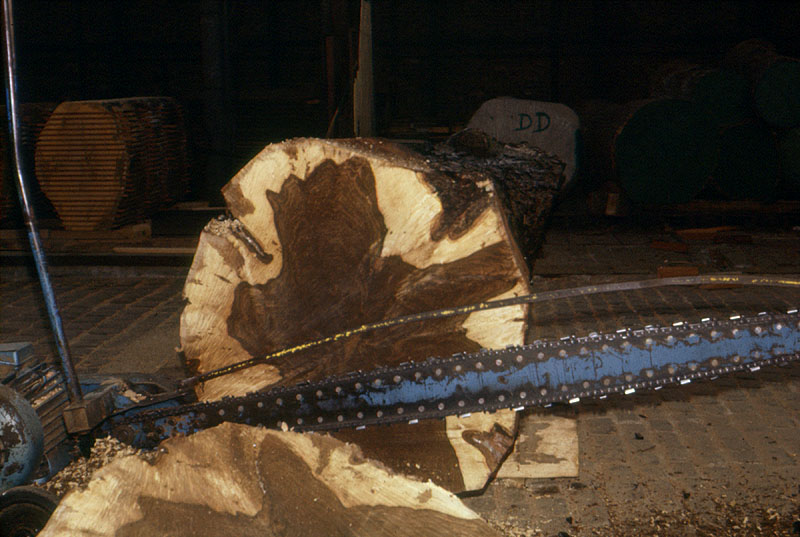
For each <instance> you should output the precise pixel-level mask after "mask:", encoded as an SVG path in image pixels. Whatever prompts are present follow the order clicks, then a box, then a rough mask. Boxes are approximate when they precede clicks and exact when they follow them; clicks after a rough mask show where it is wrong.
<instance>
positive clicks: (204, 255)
mask: <svg viewBox="0 0 800 537" xmlns="http://www.w3.org/2000/svg"><path fill="white" fill-rule="evenodd" d="M484 141H485V137H484ZM490 145H491V144H486V145H485V148H489V146H490ZM495 145H496V144H495ZM487 150H488V153H487V154H486V156H485V158H477V157H469V156H464V155H462V154H461V153H458V152H457V151H440V152H438V153H437V154H435V155H429V156H428V157H426V158H422V157H420V156H419V155H417V154H416V153H412V152H410V151H408V150H406V149H404V148H402V147H401V146H398V145H394V144H390V143H388V142H383V141H379V140H368V139H358V140H338V141H333V140H318V139H296V140H291V141H287V142H284V143H280V144H274V145H270V146H268V147H266V148H265V149H264V150H263V151H262V152H261V153H259V154H258V155H257V156H256V157H255V158H254V159H253V160H252V161H251V162H250V163H249V164H248V165H247V166H245V168H243V169H242V170H241V171H240V172H239V173H238V174H237V175H236V176H235V177H234V178H233V179H232V180H231V181H230V183H228V185H226V186H225V188H224V189H223V194H224V197H225V200H226V203H227V208H228V211H229V212H230V215H231V218H227V219H219V220H215V221H212V222H211V223H209V225H208V226H206V228H205V230H204V231H203V233H202V235H201V237H200V241H199V245H198V248H197V253H196V255H195V259H194V262H193V264H192V267H191V269H190V272H189V275H188V276H187V281H186V286H185V289H184V295H185V298H186V300H187V305H186V308H185V309H184V312H183V315H182V317H181V344H182V348H183V352H184V354H185V357H186V360H187V364H188V365H189V366H190V367H191V368H192V369H194V370H195V371H196V372H199V373H202V372H207V371H209V370H213V369H217V368H220V367H224V366H227V365H229V364H232V363H234V362H238V361H241V360H246V359H250V358H254V357H263V356H265V355H266V354H268V353H270V352H274V351H277V350H280V349H283V348H287V347H291V346H294V345H298V344H301V343H304V342H308V341H312V340H315V339H318V338H321V337H324V336H328V335H333V334H336V333H339V332H342V331H345V330H348V329H352V328H355V327H358V326H360V325H362V324H365V323H370V322H376V321H380V320H383V319H388V318H393V317H397V316H401V315H406V314H411V313H416V312H422V311H427V310H432V309H439V308H444V307H450V306H458V305H464V304H469V303H473V302H477V301H483V300H489V299H494V298H500V297H507V296H513V295H519V294H523V293H526V292H528V291H529V286H528V271H527V267H526V265H525V262H524V260H523V256H522V255H521V253H520V251H519V249H518V248H517V245H516V242H515V240H514V238H513V236H512V231H514V233H515V234H516V235H517V236H521V235H522V234H523V233H524V231H523V230H522V229H513V228H514V226H515V223H516V224H518V225H520V224H522V223H523V222H522V219H515V218H510V217H509V216H508V215H507V208H506V207H504V205H503V203H501V198H500V197H499V196H498V194H497V193H496V187H495V180H498V183H499V182H500V181H499V179H502V177H503V175H504V174H503V172H506V173H505V175H508V176H513V177H512V179H514V180H513V181H511V182H510V184H514V183H515V182H519V181H520V180H521V179H520V178H522V177H532V178H534V179H535V178H537V177H538V178H541V177H540V176H542V175H544V176H546V177H551V178H553V182H554V184H551V185H550V188H549V192H550V198H549V199H550V200H552V197H553V196H554V195H555V193H556V192H557V190H558V186H559V184H560V181H561V175H560V170H561V168H560V166H559V167H558V169H557V172H558V173H551V172H552V170H551V169H550V168H549V167H548V166H549V164H546V165H545V164H542V162H545V163H550V160H547V159H543V160H542V162H539V163H538V165H537V161H536V160H533V159H531V158H528V157H525V156H519V155H516V156H515V154H511V153H508V154H506V153H503V152H502V151H500V152H499V153H498V152H497V150H496V149H487ZM512 153H513V151H512ZM492 155H494V156H492ZM525 155H527V153H525ZM543 169H544V170H546V173H544V174H543V172H542V170H543ZM512 172H514V173H512ZM514 174H516V175H514ZM542 183H543V182H542ZM542 188H544V186H542ZM524 194H525V192H522V193H521V194H520V196H519V197H520V199H521V200H524V199H530V200H532V202H535V201H536V198H535V196H531V197H529V198H526V196H525V195H524ZM529 209H530V208H529ZM526 312H527V309H526V307H522V306H520V307H513V308H505V309H497V310H491V311H485V312H480V313H473V314H471V315H468V316H460V317H454V318H449V319H440V320H436V321H430V322H425V323H417V324H411V325H403V326H398V327H394V328H389V329H382V330H378V331H373V332H368V333H364V334H360V335H357V336H354V337H351V338H347V339H343V340H339V341H337V342H335V343H332V344H329V345H327V346H324V347H317V348H315V349H311V350H306V351H302V352H299V353H297V354H293V355H291V356H284V357H282V358H281V359H278V360H275V361H273V362H271V363H269V364H262V365H259V366H256V367H253V368H251V369H247V370H244V371H240V372H237V373H233V374H230V375H226V376H224V377H219V378H216V379H212V380H210V381H208V382H206V383H205V384H204V385H202V386H200V387H199V388H198V396H199V397H200V398H201V399H217V398H219V397H223V396H226V395H241V394H243V393H247V392H249V391H253V390H256V389H260V388H264V387H267V386H271V385H286V384H291V383H296V382H299V381H305V380H309V381H313V380H318V379H321V378H324V377H327V376H330V375H335V374H343V373H347V372H350V371H355V370H368V369H372V368H375V367H378V366H381V365H385V366H389V365H397V364H400V363H403V362H408V361H411V360H424V359H425V358H427V357H429V356H447V355H450V354H452V353H455V352H461V351H474V350H478V349H480V348H482V347H486V348H496V347H500V346H506V345H509V344H518V343H523V342H524V337H525V329H526V325H527V318H526ZM515 427H516V419H515V417H514V415H513V413H509V412H499V413H496V414H493V415H483V414H480V415H473V416H472V417H469V418H461V419H459V418H448V419H447V420H446V421H432V422H424V423H419V424H416V425H413V426H411V425H399V426H391V427H380V428H375V429H367V430H366V431H352V432H349V433H341V435H342V437H344V438H347V439H348V440H350V441H352V442H355V443H357V444H359V445H360V446H361V447H362V448H363V449H364V451H365V453H366V454H367V455H368V456H370V457H375V458H378V459H379V460H381V461H383V462H384V463H385V464H387V465H389V466H390V467H392V468H394V469H397V470H399V471H411V472H412V473H415V474H416V475H418V476H420V477H423V478H425V479H428V478H430V479H433V480H434V481H435V482H437V483H439V484H442V485H443V486H445V487H446V488H448V489H449V490H452V491H462V490H471V489H476V488H480V487H482V486H483V485H484V484H485V483H486V480H487V478H488V477H489V476H490V475H491V474H492V473H493V472H494V471H495V469H496V468H497V466H498V464H499V463H500V461H501V460H502V458H503V457H504V456H505V454H506V452H507V450H508V448H509V447H510V445H511V442H512V439H513V436H514V432H515Z"/></svg>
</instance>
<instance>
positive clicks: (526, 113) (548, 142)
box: [467, 97, 581, 188]
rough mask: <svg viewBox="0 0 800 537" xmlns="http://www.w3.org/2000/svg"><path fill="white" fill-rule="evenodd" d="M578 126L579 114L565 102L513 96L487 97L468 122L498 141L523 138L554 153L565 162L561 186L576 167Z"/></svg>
mask: <svg viewBox="0 0 800 537" xmlns="http://www.w3.org/2000/svg"><path fill="white" fill-rule="evenodd" d="M580 126H581V125H580V119H578V114H576V113H575V112H574V111H573V110H572V109H571V108H570V107H568V106H566V105H564V104H561V103H548V102H542V101H531V100H527V99H515V98H513V97H498V98H496V99H491V100H489V101H486V102H485V103H483V104H482V105H481V106H480V108H478V110H477V111H476V112H475V114H473V116H472V118H471V119H470V120H469V124H468V125H467V127H469V128H471V129H478V130H481V131H483V132H485V133H486V134H488V135H489V136H491V137H493V138H495V139H496V140H498V141H500V142H505V143H513V144H517V143H522V142H524V143H527V144H529V145H531V146H533V147H538V148H540V149H543V150H545V151H547V152H548V153H552V154H553V155H556V156H557V157H558V158H559V159H561V160H562V161H563V162H564V164H565V169H564V177H565V180H564V188H566V187H568V186H569V185H570V183H571V182H572V180H573V178H574V177H575V173H576V171H577V168H578V151H579V148H580V146H579V143H580V142H579V140H578V138H579V135H580Z"/></svg>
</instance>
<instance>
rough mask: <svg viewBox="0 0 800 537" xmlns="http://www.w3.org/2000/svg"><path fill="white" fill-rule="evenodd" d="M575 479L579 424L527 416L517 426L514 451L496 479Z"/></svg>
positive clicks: (538, 415) (571, 420)
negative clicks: (517, 431) (517, 433)
mask: <svg viewBox="0 0 800 537" xmlns="http://www.w3.org/2000/svg"><path fill="white" fill-rule="evenodd" d="M577 476H578V422H577V421H576V420H575V419H574V418H565V417H563V416H556V415H550V414H533V415H530V416H526V417H525V418H524V419H523V420H522V421H521V423H520V427H519V435H518V438H517V441H516V442H515V444H514V451H512V452H511V454H510V455H509V456H508V458H507V459H506V461H505V462H504V463H503V466H501V467H500V470H499V471H498V472H497V477H498V478H501V479H502V478H532V479H544V478H552V477H577Z"/></svg>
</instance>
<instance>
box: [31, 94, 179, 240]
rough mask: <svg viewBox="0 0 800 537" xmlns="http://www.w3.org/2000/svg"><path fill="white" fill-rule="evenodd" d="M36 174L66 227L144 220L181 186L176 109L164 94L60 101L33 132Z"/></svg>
mask: <svg viewBox="0 0 800 537" xmlns="http://www.w3.org/2000/svg"><path fill="white" fill-rule="evenodd" d="M36 175H37V177H38V178H39V183H40V185H41V187H42V190H43V191H44V193H45V194H46V195H47V197H48V199H49V200H50V201H51V202H52V204H53V206H54V207H55V209H56V212H57V213H58V216H59V217H60V218H61V222H62V223H63V224H64V227H65V228H67V229H68V230H83V231H93V230H106V229H110V228H113V227H119V226H122V225H125V224H130V223H135V222H140V221H143V220H145V219H147V218H149V217H150V216H152V215H153V214H154V213H155V211H157V210H158V209H161V208H164V207H166V206H167V205H169V204H171V203H173V202H175V201H177V200H178V199H180V198H181V196H183V195H184V194H185V191H186V189H187V187H188V165H187V159H186V135H185V133H184V129H183V119H182V116H181V111H180V109H179V107H178V105H177V103H176V102H175V101H174V100H173V99H170V98H167V97H136V98H129V99H114V100H106V101H72V102H64V103H61V104H60V105H59V106H58V108H56V110H55V111H54V112H53V114H52V115H51V116H50V118H49V120H48V121H47V124H46V125H45V127H44V129H42V132H41V133H40V135H39V140H38V142H37V144H36Z"/></svg>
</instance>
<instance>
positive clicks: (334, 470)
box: [39, 424, 498, 537]
mask: <svg viewBox="0 0 800 537" xmlns="http://www.w3.org/2000/svg"><path fill="white" fill-rule="evenodd" d="M39 535H40V536H41V537H48V536H56V535H71V536H75V537H81V536H85V537H89V536H91V537H100V536H107V537H111V536H114V537H134V536H136V537H138V536H150V535H170V536H173V537H182V536H186V537H189V536H194V535H207V536H210V537H212V536H227V535H242V536H256V535H257V536H271V537H278V536H281V537H283V536H285V537H301V536H302V537H305V536H308V535H342V536H362V535H363V536H370V537H372V536H387V537H388V536H397V537H399V536H405V535H407V536H409V537H410V536H415V537H417V536H426V535H431V536H433V535H453V536H459V537H472V536H497V535H498V534H497V532H495V531H494V530H492V529H491V528H490V527H489V526H488V525H487V524H486V523H485V522H484V521H483V520H481V519H480V517H478V515H476V514H475V513H474V512H473V511H471V510H470V509H468V508H467V507H466V506H465V505H464V504H463V503H461V501H460V500H459V499H458V498H457V497H455V496H454V495H453V494H451V493H449V492H447V491H446V490H444V489H442V488H440V487H438V486H436V485H434V484H433V483H430V482H427V483H426V482H420V481H415V480H412V479H409V478H406V477H403V476H400V475H397V474H394V473H393V472H391V471H390V470H388V469H386V468H385V467H382V466H381V465H379V464H376V463H375V462H372V461H369V460H365V459H364V457H363V454H362V453H361V452H360V450H359V449H358V448H357V447H356V446H353V445H350V444H345V443H343V442H340V441H338V440H336V439H334V438H331V437H330V436H324V435H316V434H310V433H309V434H298V433H291V432H286V433H284V432H278V431H268V430H266V429H263V428H255V427H248V426H244V425H234V424H223V425H220V426H219V427H215V428H213V429H209V430H207V431H202V432H200V433H197V434H195V435H192V436H189V437H183V438H174V439H170V440H168V441H166V442H165V443H164V444H162V447H161V449H160V451H159V452H158V455H157V456H156V458H155V460H143V459H141V458H139V457H138V456H136V455H133V456H127V457H123V458H120V459H117V460H115V461H113V462H112V463H111V464H109V465H108V466H106V467H104V468H102V469H101V470H99V471H98V472H97V473H96V474H95V475H94V476H93V478H92V480H91V481H90V482H89V485H88V486H87V488H86V489H85V490H83V491H75V492H73V493H71V494H69V495H67V496H66V497H65V498H64V499H63V500H62V501H61V503H60V504H59V506H58V508H57V509H56V511H55V512H54V513H53V516H52V517H51V518H50V521H49V522H48V524H47V526H46V527H45V528H44V529H43V530H42V532H41V533H40V534H39Z"/></svg>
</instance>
